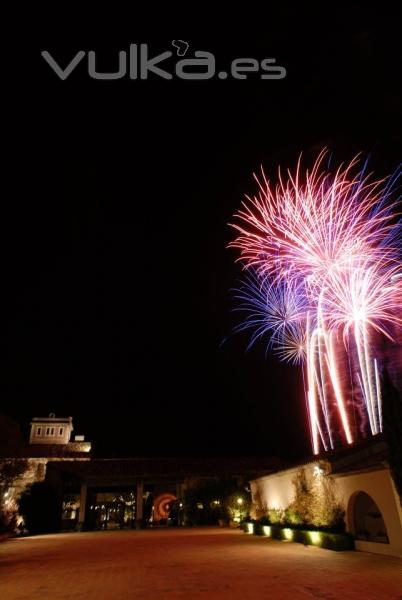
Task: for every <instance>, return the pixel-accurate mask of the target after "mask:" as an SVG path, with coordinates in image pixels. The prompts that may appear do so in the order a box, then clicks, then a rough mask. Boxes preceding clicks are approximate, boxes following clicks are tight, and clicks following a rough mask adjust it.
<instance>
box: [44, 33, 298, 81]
mask: <svg viewBox="0 0 402 600" xmlns="http://www.w3.org/2000/svg"><path fill="white" fill-rule="evenodd" d="M172 46H173V47H174V48H175V49H176V51H177V52H176V54H177V56H179V57H183V56H184V55H186V56H187V58H180V60H177V61H176V62H175V63H174V64H173V68H172V70H173V72H172V71H168V70H166V66H167V63H166V61H168V60H169V59H171V58H172V56H173V57H174V54H173V52H171V51H170V50H167V51H166V52H162V53H161V54H157V55H156V56H153V57H150V54H149V49H148V44H139V45H138V44H130V46H129V49H128V51H125V50H121V51H120V52H119V53H118V61H117V63H118V68H117V70H116V71H114V72H112V73H105V72H102V71H99V70H98V64H97V63H98V60H97V54H96V52H95V51H93V50H90V51H89V52H84V50H80V51H79V52H77V53H76V54H75V56H74V57H73V58H72V59H71V60H70V62H69V63H68V64H67V65H65V66H64V68H63V67H62V66H60V64H59V62H58V61H57V60H56V59H55V58H54V56H53V55H52V54H51V53H50V52H48V51H47V50H44V51H43V52H42V53H41V55H42V57H43V58H44V60H45V61H46V63H47V64H48V65H49V67H50V68H51V69H52V71H53V72H54V73H55V74H56V75H57V77H59V78H60V79H61V80H62V81H65V80H66V79H67V78H68V77H70V75H71V74H72V73H73V71H75V69H76V68H77V67H78V65H79V64H80V63H83V61H84V58H85V57H86V58H87V61H86V63H87V71H88V75H89V77H91V78H92V79H98V80H104V81H112V80H115V79H122V78H123V77H129V78H130V79H134V80H136V79H140V80H143V79H148V77H149V75H150V74H152V75H155V76H157V77H161V78H162V79H173V77H174V76H176V77H178V78H179V79H187V80H197V79H198V80H206V79H212V78H213V77H218V78H219V79H227V78H228V77H231V78H232V79H247V78H248V76H249V74H254V75H257V76H259V77H260V79H284V77H286V69H285V67H281V66H280V65H277V64H276V59H275V58H264V59H262V60H261V61H259V60H257V59H255V58H236V59H234V60H232V62H231V63H230V65H229V69H228V71H217V70H216V61H215V56H214V54H212V53H211V52H203V51H200V50H196V51H195V52H194V53H193V56H192V57H190V55H191V53H190V52H188V49H189V44H188V43H187V42H185V41H183V40H173V41H172ZM84 62H85V61H84ZM163 67H165V68H163Z"/></svg>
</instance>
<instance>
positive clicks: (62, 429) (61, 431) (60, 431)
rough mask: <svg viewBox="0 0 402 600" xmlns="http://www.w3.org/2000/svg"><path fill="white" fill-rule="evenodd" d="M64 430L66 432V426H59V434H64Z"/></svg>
mask: <svg viewBox="0 0 402 600" xmlns="http://www.w3.org/2000/svg"><path fill="white" fill-rule="evenodd" d="M63 432H64V427H60V428H59V435H63Z"/></svg>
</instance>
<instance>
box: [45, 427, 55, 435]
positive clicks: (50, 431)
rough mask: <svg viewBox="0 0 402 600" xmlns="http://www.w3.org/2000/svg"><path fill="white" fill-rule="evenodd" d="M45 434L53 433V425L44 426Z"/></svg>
mask: <svg viewBox="0 0 402 600" xmlns="http://www.w3.org/2000/svg"><path fill="white" fill-rule="evenodd" d="M46 435H54V427H46Z"/></svg>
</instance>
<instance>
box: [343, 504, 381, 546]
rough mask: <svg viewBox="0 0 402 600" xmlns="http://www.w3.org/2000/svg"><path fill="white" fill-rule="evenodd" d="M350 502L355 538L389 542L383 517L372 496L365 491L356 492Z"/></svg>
mask: <svg viewBox="0 0 402 600" xmlns="http://www.w3.org/2000/svg"><path fill="white" fill-rule="evenodd" d="M351 502H352V503H353V504H352V522H353V529H354V534H355V538H356V539H357V540H362V541H367V542H378V543H383V544H389V539H388V532H387V528H386V526H385V522H384V518H383V516H382V514H381V511H380V509H379V508H378V506H377V504H376V503H375V502H374V500H373V498H372V497H371V496H369V495H368V494H367V493H366V492H357V493H356V494H355V495H354V497H353V498H352V499H351Z"/></svg>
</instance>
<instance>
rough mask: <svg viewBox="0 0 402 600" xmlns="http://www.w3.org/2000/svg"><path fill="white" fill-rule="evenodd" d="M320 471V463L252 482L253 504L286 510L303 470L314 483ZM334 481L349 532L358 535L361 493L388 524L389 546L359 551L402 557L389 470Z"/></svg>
mask: <svg viewBox="0 0 402 600" xmlns="http://www.w3.org/2000/svg"><path fill="white" fill-rule="evenodd" d="M317 467H319V463H318V462H313V463H308V464H306V465H303V466H298V467H295V468H292V469H287V470H285V471H280V472H278V473H275V474H273V475H267V476H266V477H260V478H259V479H255V480H254V481H252V482H251V491H252V495H253V502H254V503H259V502H262V503H263V505H264V506H266V507H267V508H280V509H285V508H286V507H287V506H288V505H289V504H290V503H291V502H292V500H293V496H294V486H293V483H292V481H293V479H294V477H295V475H296V473H297V472H298V471H299V470H300V468H304V470H305V473H306V476H307V478H309V479H311V478H312V477H313V473H314V468H317ZM333 477H334V479H335V481H336V487H337V491H338V493H339V497H340V499H341V500H342V502H343V505H344V508H345V510H346V524H347V530H348V531H350V532H351V533H352V534H355V532H354V524H353V503H354V499H355V497H356V495H357V493H358V492H366V494H368V495H369V496H371V498H372V499H373V500H374V502H375V503H376V504H377V506H378V508H379V510H380V511H381V513H382V516H383V519H384V521H385V525H386V528H387V533H388V538H389V542H390V543H389V544H381V543H375V542H364V541H356V549H357V550H366V551H369V552H377V553H379V554H390V555H392V556H401V557H402V508H401V506H400V502H399V496H398V494H397V492H396V490H395V486H394V483H393V481H392V478H391V474H390V471H389V469H388V468H383V469H380V470H372V471H366V472H361V473H356V472H355V473H347V474H343V475H340V474H338V475H333Z"/></svg>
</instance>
